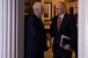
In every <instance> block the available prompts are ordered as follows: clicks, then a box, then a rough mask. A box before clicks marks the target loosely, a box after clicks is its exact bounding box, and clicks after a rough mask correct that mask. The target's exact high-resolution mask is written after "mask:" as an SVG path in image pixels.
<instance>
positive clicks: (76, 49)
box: [73, 1, 78, 58]
mask: <svg viewBox="0 0 88 58" xmlns="http://www.w3.org/2000/svg"><path fill="white" fill-rule="evenodd" d="M73 8H74V14H73V17H74V21H75V26H76V37H75V40H74V44H73V49H74V51H75V54H76V58H78V1H74V6H73Z"/></svg>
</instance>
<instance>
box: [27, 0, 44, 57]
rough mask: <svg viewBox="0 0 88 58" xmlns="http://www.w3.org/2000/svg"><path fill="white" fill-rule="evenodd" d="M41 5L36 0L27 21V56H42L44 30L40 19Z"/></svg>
mask: <svg viewBox="0 0 88 58" xmlns="http://www.w3.org/2000/svg"><path fill="white" fill-rule="evenodd" d="M42 14H43V5H42V4H41V3H40V2H36V3H35V4H34V5H33V14H32V15H31V16H29V18H28V21H27V50H26V53H27V55H26V57H27V58H44V48H45V31H44V25H43V23H42V20H41V15H42Z"/></svg>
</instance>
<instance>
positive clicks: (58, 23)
mask: <svg viewBox="0 0 88 58" xmlns="http://www.w3.org/2000/svg"><path fill="white" fill-rule="evenodd" d="M60 24H61V18H60V17H59V19H58V20H57V28H58V30H59V29H60Z"/></svg>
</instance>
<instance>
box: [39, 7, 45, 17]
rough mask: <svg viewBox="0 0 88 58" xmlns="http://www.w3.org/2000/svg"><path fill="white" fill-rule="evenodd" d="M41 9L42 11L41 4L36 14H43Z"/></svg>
mask: <svg viewBox="0 0 88 58" xmlns="http://www.w3.org/2000/svg"><path fill="white" fill-rule="evenodd" d="M43 11H44V8H43V6H40V7H39V8H38V9H37V12H38V15H39V16H41V15H42V14H43Z"/></svg>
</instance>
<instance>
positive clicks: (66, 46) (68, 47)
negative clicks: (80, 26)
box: [63, 44, 71, 50]
mask: <svg viewBox="0 0 88 58" xmlns="http://www.w3.org/2000/svg"><path fill="white" fill-rule="evenodd" d="M63 48H64V49H65V50H70V48H71V47H70V45H69V44H65V45H64V47H63Z"/></svg>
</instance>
